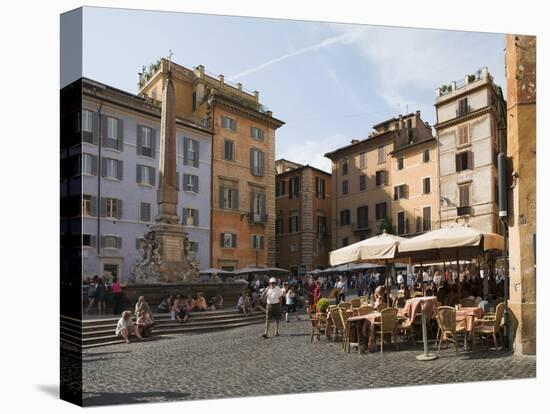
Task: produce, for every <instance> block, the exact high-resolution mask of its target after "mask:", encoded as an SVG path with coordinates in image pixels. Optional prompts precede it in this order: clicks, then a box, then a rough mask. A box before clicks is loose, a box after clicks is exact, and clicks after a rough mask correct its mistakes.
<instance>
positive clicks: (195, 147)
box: [183, 137, 199, 168]
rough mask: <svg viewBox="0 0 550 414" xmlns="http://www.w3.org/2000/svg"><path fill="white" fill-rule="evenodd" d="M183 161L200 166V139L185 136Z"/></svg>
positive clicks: (193, 165) (186, 163)
mask: <svg viewBox="0 0 550 414" xmlns="http://www.w3.org/2000/svg"><path fill="white" fill-rule="evenodd" d="M183 163H184V164H185V165H190V166H192V167H197V168H198V166H199V141H197V140H196V139H191V138H186V137H184V138H183Z"/></svg>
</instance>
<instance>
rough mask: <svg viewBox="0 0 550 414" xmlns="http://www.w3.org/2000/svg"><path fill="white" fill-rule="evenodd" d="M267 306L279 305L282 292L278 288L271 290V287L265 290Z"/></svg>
mask: <svg viewBox="0 0 550 414" xmlns="http://www.w3.org/2000/svg"><path fill="white" fill-rule="evenodd" d="M266 292H267V293H266V297H267V304H268V305H274V304H276V303H280V301H281V297H282V296H283V295H284V290H283V289H281V288H280V287H279V286H275V287H274V288H272V287H271V286H270V287H268V288H267V289H266Z"/></svg>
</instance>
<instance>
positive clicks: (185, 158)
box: [183, 137, 189, 165]
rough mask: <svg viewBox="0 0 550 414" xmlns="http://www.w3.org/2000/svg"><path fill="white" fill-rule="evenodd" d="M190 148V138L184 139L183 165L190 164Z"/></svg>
mask: <svg viewBox="0 0 550 414" xmlns="http://www.w3.org/2000/svg"><path fill="white" fill-rule="evenodd" d="M188 148H189V138H185V137H184V138H183V163H184V164H185V165H187V164H188V163H189V154H188V152H187V149H188Z"/></svg>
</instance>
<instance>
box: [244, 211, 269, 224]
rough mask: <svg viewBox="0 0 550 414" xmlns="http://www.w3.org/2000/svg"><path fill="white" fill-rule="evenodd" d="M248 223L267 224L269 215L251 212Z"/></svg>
mask: <svg viewBox="0 0 550 414" xmlns="http://www.w3.org/2000/svg"><path fill="white" fill-rule="evenodd" d="M248 222H249V223H255V224H265V223H267V214H265V213H263V214H262V213H253V212H249V213H248Z"/></svg>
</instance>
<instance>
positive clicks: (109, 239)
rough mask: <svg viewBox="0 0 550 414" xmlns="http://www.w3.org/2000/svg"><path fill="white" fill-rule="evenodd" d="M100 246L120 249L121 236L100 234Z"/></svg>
mask: <svg viewBox="0 0 550 414" xmlns="http://www.w3.org/2000/svg"><path fill="white" fill-rule="evenodd" d="M101 247H104V248H107V249H120V248H121V247H122V238H121V237H119V236H102V237H101Z"/></svg>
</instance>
